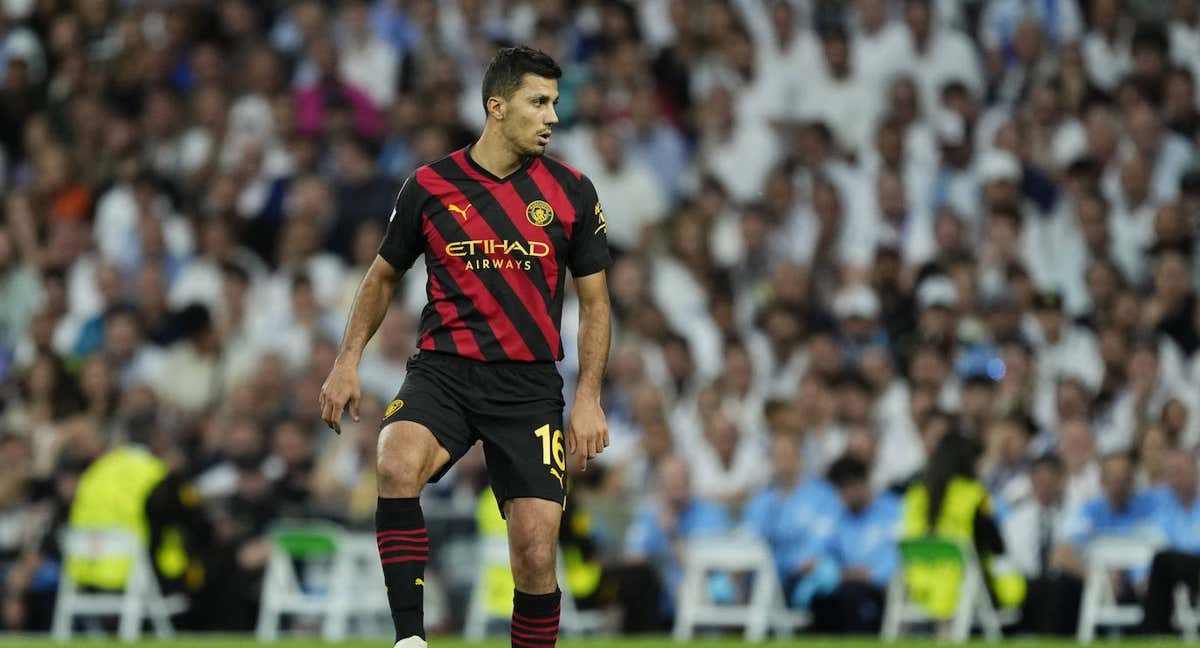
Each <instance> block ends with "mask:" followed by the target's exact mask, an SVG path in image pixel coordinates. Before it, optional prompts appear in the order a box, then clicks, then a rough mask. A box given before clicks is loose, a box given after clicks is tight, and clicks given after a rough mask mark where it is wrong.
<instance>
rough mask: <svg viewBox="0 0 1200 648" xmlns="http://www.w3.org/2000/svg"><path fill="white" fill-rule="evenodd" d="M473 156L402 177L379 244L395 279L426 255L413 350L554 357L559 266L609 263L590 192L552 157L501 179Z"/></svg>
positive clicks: (582, 270) (589, 270) (588, 268)
mask: <svg viewBox="0 0 1200 648" xmlns="http://www.w3.org/2000/svg"><path fill="white" fill-rule="evenodd" d="M469 148H470V147H467V148H464V149H461V150H459V151H455V152H454V153H452V154H450V155H449V156H447V157H445V158H442V159H441V160H438V161H437V162H434V163H432V164H428V165H425V166H422V167H420V168H418V169H417V170H416V171H415V172H414V173H413V174H412V175H411V176H409V177H408V179H406V180H405V182H404V186H403V187H401V189H400V195H399V196H398V197H397V198H396V206H395V209H394V210H393V211H392V215H391V218H390V220H389V221H388V225H387V231H386V232H385V233H384V236H383V242H382V243H381V244H380V246H379V255H380V256H382V257H383V258H384V259H385V260H386V261H387V262H388V263H390V264H392V265H393V266H395V267H396V268H397V269H399V270H401V271H404V270H407V269H408V268H410V267H412V264H413V263H414V262H415V261H416V259H417V257H418V256H420V255H421V254H424V255H425V268H426V270H427V271H428V276H429V279H428V282H427V283H426V287H425V292H426V295H427V296H428V303H426V305H425V308H424V310H423V311H422V313H421V323H420V338H419V342H418V346H419V347H420V348H422V349H428V350H431V351H443V352H447V353H454V354H457V355H460V356H464V357H467V358H474V359H476V360H484V361H503V360H509V361H523V362H553V361H555V360H560V359H562V356H563V345H562V340H561V338H560V335H559V330H560V329H559V325H560V323H561V321H562V303H563V282H564V278H565V274H566V270H567V269H570V271H571V274H572V275H573V276H575V277H582V276H585V275H589V274H593V273H596V272H600V271H601V270H605V269H607V268H608V266H609V265H610V264H611V258H610V256H609V253H608V241H607V237H606V225H605V222H604V211H603V210H602V209H601V207H600V202H599V201H598V199H597V197H596V189H595V188H594V187H593V186H592V183H591V181H590V180H588V178H587V176H584V175H583V174H581V173H579V172H578V171H576V170H575V169H573V168H571V167H569V166H567V165H566V164H564V163H562V162H560V161H558V160H555V159H553V158H550V157H547V156H541V157H531V158H529V159H527V160H526V161H525V163H524V164H523V165H522V166H521V168H520V169H518V170H517V171H515V172H513V173H512V174H510V175H509V176H508V177H506V178H498V177H496V176H495V175H493V174H491V173H489V172H488V171H487V170H486V169H484V168H483V167H482V166H480V165H479V164H478V163H477V162H475V161H474V160H473V159H471V156H470V155H469V154H468V150H469Z"/></svg>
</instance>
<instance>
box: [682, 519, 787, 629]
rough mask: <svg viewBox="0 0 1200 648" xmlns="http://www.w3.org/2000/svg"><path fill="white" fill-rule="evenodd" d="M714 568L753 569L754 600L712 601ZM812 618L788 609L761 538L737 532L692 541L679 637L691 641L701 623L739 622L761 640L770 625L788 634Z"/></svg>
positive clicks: (685, 561) (686, 560)
mask: <svg viewBox="0 0 1200 648" xmlns="http://www.w3.org/2000/svg"><path fill="white" fill-rule="evenodd" d="M712 571H719V572H725V573H750V574H751V575H752V586H751V591H750V596H749V599H748V600H747V601H746V602H745V603H738V604H730V605H722V604H717V603H714V602H713V601H711V600H710V598H709V591H708V574H709V572H712ZM809 621H810V617H809V616H808V613H807V612H804V611H792V610H788V609H787V607H786V604H785V603H784V599H783V587H782V585H780V583H779V576H778V574H776V572H775V563H774V561H773V560H772V558H771V550H770V548H769V547H768V546H767V545H766V544H765V543H763V542H762V541H761V540H759V539H758V538H755V537H752V536H747V535H742V534H738V535H732V536H722V537H714V538H697V539H693V540H690V541H688V542H687V544H686V546H685V548H684V556H683V582H682V584H681V585H680V587H679V596H678V605H677V610H676V614H675V628H674V632H673V633H672V634H673V636H674V638H675V641H688V640H690V639H691V638H692V637H693V636H694V635H695V631H696V628H697V627H701V626H735V627H736V626H740V627H742V628H744V635H743V636H744V638H745V640H746V641H751V642H759V641H762V640H763V639H765V638H766V636H767V631H768V630H769V629H770V628H771V627H775V629H776V631H777V632H778V633H779V634H781V635H785V636H787V635H790V634H791V632H792V630H793V629H794V628H796V627H803V626H805V625H808V623H809Z"/></svg>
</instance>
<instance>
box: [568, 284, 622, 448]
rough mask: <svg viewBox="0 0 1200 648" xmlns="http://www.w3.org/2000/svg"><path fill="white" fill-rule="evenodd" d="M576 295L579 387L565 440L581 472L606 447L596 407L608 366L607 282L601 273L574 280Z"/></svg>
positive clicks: (605, 430)
mask: <svg viewBox="0 0 1200 648" xmlns="http://www.w3.org/2000/svg"><path fill="white" fill-rule="evenodd" d="M575 288H576V292H577V293H578V294H579V384H578V385H577V386H576V388H575V404H574V405H573V406H572V407H571V421H570V423H569V424H568V427H567V436H568V438H569V439H570V442H571V454H581V455H582V456H581V459H582V462H583V469H584V470H587V462H588V461H590V460H592V459H594V458H595V457H596V455H598V454H600V453H601V452H602V451H603V450H604V449H605V448H607V447H608V423H607V422H606V421H605V419H604V410H603V409H601V407H600V383H601V381H602V380H603V379H604V368H605V366H606V365H607V364H608V344H609V337H610V334H611V331H610V326H609V320H610V317H611V313H610V307H609V303H608V281H607V280H606V279H605V273H604V272H603V271H601V272H597V273H594V274H590V275H587V276H585V277H579V278H577V279H576V280H575Z"/></svg>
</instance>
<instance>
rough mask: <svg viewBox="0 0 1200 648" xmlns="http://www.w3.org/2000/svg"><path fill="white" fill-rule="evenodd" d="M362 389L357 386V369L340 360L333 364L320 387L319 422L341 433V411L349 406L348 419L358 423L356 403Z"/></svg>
mask: <svg viewBox="0 0 1200 648" xmlns="http://www.w3.org/2000/svg"><path fill="white" fill-rule="evenodd" d="M361 398H362V388H360V387H359V385H358V368H357V367H355V366H354V365H353V364H350V363H343V362H341V361H340V360H339V361H336V362H334V363H333V369H330V370H329V376H328V377H327V378H325V384H324V385H321V399H320V403H321V420H322V421H325V425H328V426H329V427H330V428H331V429H332V430H333V431H334V432H337V433H338V434H341V433H342V410H343V409H345V408H346V405H350V418H352V419H354V421H355V422H356V423H357V422H358V403H359V400H360V399H361Z"/></svg>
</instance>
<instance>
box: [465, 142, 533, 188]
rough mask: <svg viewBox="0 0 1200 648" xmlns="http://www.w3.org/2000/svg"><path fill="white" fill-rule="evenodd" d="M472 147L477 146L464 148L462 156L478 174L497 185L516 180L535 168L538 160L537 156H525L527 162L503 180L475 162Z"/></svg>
mask: <svg viewBox="0 0 1200 648" xmlns="http://www.w3.org/2000/svg"><path fill="white" fill-rule="evenodd" d="M472 146H475V145H474V144H468V145H467V146H466V147H465V148H463V149H462V156H463V157H464V158H466V160H467V164H469V165H471V168H473V169H475V170H476V171H477V172H479V174H480V175H482V176H483V177H485V178H487V179H488V180H491V181H492V182H497V183H501V182H508V181H509V180H512V179H513V178H516V177H517V176H519V175H521V174H522V173H524V172H525V171H527V170H528V169H529V167H531V166H533V163H534V161H535V160H537V156H535V155H527V156H525V161H524V162H522V163H521V166H519V167H517V169H516V171H513V172H512V173H510V174H508V175H506V176H504V177H503V178H501V177H500V176H497V175H496V174H494V173H492V172H491V171H488V170H487V169H485V168H483V166H482V165H481V164H479V163H478V162H476V161H475V158H473V157H471V147H472Z"/></svg>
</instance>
